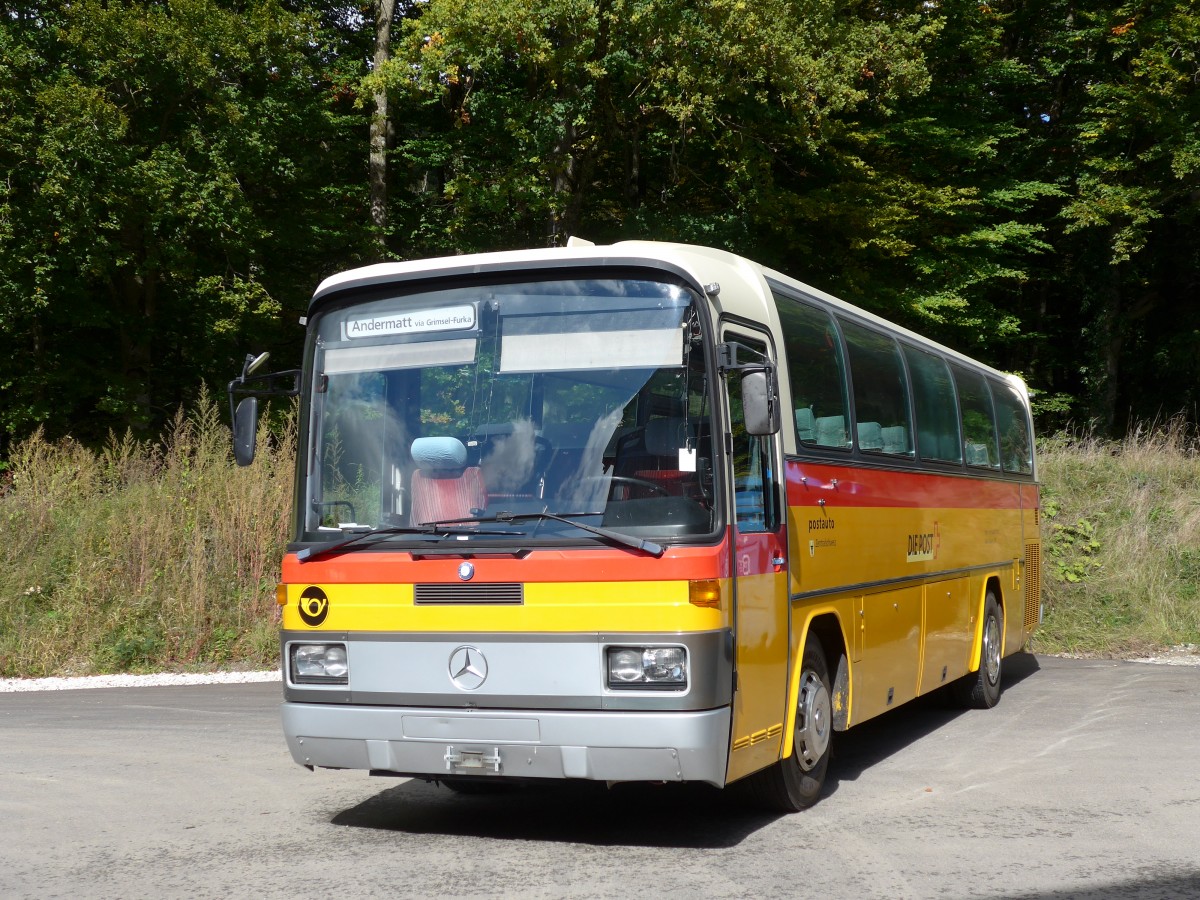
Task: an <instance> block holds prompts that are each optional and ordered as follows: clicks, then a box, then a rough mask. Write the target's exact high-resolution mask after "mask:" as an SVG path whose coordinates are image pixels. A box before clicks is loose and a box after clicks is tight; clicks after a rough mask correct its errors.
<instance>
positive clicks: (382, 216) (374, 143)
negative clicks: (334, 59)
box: [368, 0, 396, 259]
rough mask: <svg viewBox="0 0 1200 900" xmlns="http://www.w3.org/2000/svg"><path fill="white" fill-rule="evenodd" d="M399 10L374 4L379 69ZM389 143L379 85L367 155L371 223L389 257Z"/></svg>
mask: <svg viewBox="0 0 1200 900" xmlns="http://www.w3.org/2000/svg"><path fill="white" fill-rule="evenodd" d="M395 12H396V0H378V2H377V4H376V5H375V60H374V62H375V69H376V70H378V69H379V68H380V67H381V66H382V65H383V64H384V63H386V62H387V60H388V57H389V56H390V55H391V44H392V16H393V15H394V14H395ZM387 144H388V97H387V89H386V88H380V89H379V90H378V91H376V92H375V96H374V97H373V98H372V111H371V140H370V154H369V159H368V170H369V174H368V180H369V182H370V191H371V225H372V227H373V228H374V229H375V242H376V244H377V245H378V250H379V256H380V258H381V259H386V258H387V256H388V247H387V223H388V217H387V195H388V176H387Z"/></svg>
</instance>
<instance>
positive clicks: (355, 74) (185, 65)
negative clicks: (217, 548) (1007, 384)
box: [0, 0, 1200, 447]
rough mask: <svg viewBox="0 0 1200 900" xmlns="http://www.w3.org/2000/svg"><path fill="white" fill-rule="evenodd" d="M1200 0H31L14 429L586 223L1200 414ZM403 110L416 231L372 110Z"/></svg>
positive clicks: (16, 48)
mask: <svg viewBox="0 0 1200 900" xmlns="http://www.w3.org/2000/svg"><path fill="white" fill-rule="evenodd" d="M1194 6H1195V4H1194V3H1190V2H1187V0H1106V2H1103V3H1099V4H1095V3H1093V4H1090V5H1088V6H1087V7H1086V8H1083V9H1080V8H1078V4H1076V3H1073V2H1071V0H1036V2H1025V0H1021V2H1018V0H996V2H991V3H987V4H980V3H978V2H975V0H935V2H927V3H921V4H913V3H911V2H907V0H906V2H898V0H881V2H876V3H872V4H863V3H856V2H847V0H758V2H754V3H751V2H746V0H711V2H706V3H700V4H697V3H694V2H691V0H495V2H489V3H477V2H469V0H424V2H415V0H410V2H401V3H399V4H398V13H397V16H398V21H397V22H396V23H395V25H394V27H393V28H392V34H393V48H392V49H393V53H392V59H391V60H390V62H389V63H387V64H385V65H384V66H382V67H380V68H379V69H377V70H375V71H368V63H367V60H368V59H369V58H371V55H372V49H373V43H374V34H373V30H372V28H373V21H372V19H373V17H372V16H371V15H368V14H364V11H363V10H361V9H359V8H357V7H344V6H343V7H339V6H336V5H335V6H332V7H331V6H328V5H326V4H318V3H314V2H312V0H297V2H287V3H284V2H281V0H263V2H259V3H254V4H250V5H246V4H239V3H233V2H230V0H177V2H172V3H169V4H167V3H163V2H160V0H120V2H101V0H83V2H78V3H75V2H73V3H61V2H51V3H40V4H33V3H29V2H24V3H16V4H8V5H7V6H6V8H5V10H6V14H5V18H4V19H3V20H2V22H0V174H2V175H3V177H0V339H3V340H4V342H5V346H6V347H7V348H9V352H8V353H7V354H5V356H4V358H2V359H0V393H2V396H3V400H2V401H0V447H3V446H6V445H7V444H8V443H9V442H10V441H13V440H19V439H21V438H24V437H28V436H29V435H30V434H32V433H33V431H34V429H35V428H36V427H37V426H38V425H42V426H44V427H45V429H46V432H45V433H46V434H47V435H49V436H50V437H51V438H57V437H60V436H64V435H67V434H71V435H73V436H74V437H75V438H76V439H78V440H81V441H83V442H85V443H86V444H89V445H92V446H95V445H98V444H99V443H102V441H103V438H104V435H105V434H106V433H107V432H108V430H109V429H110V428H111V429H115V430H117V431H123V430H124V429H125V428H126V427H132V428H134V431H135V434H136V435H137V436H138V437H140V438H142V439H145V438H146V437H148V436H149V435H151V434H154V433H157V430H158V429H159V428H161V427H162V425H164V424H165V422H166V421H167V420H168V419H169V416H170V410H172V409H175V408H177V406H178V405H179V404H180V403H181V402H191V401H192V400H193V399H194V397H195V393H196V390H197V386H198V384H199V383H200V382H201V381H202V380H207V381H208V382H209V383H222V382H223V381H224V380H225V379H227V378H228V377H229V376H230V375H231V374H232V373H233V372H234V371H235V370H236V368H237V364H238V360H239V359H240V358H241V356H242V354H243V353H244V352H245V351H246V350H247V349H249V348H252V349H255V350H258V349H269V350H272V351H273V352H274V353H275V357H276V359H277V360H279V361H281V362H284V361H289V360H290V361H292V362H294V361H295V360H296V359H297V355H298V347H299V335H298V333H297V332H296V331H295V330H294V327H293V324H294V322H295V319H296V317H297V316H299V315H301V314H303V311H304V307H305V304H306V299H307V297H308V296H309V294H310V292H311V290H312V288H313V286H314V285H315V284H316V283H317V282H318V281H319V280H320V278H322V277H323V276H325V275H327V274H329V273H331V272H333V271H335V270H338V269H342V268H346V267H348V266H351V265H356V264H359V263H362V262H367V261H375V259H376V258H377V256H378V255H379V254H380V252H381V251H380V249H379V247H380V241H381V240H382V242H383V243H384V245H386V247H387V248H388V249H387V251H386V252H385V253H384V255H388V254H390V255H392V256H394V257H397V258H412V257H418V256H428V255H434V254H453V253H459V252H465V251H472V250H491V249H500V248H511V247H516V246H538V245H547V244H557V243H561V242H562V240H563V238H564V237H565V236H566V235H568V234H581V235H583V236H587V237H590V238H593V239H595V240H598V241H607V240H612V239H621V238H626V237H636V238H657V239H664V240H678V241H692V242H698V243H704V244H710V245H716V246H720V247H725V248H728V249H732V250H735V251H738V252H741V253H743V254H745V255H747V256H750V257H752V258H755V259H758V260H761V261H763V262H765V263H767V264H768V265H771V266H773V267H775V268H777V269H780V270H783V271H786V272H788V273H789V274H793V275H796V276H798V277H799V278H801V279H802V280H804V281H807V282H808V283H810V284H813V285H815V286H816V287H819V288H823V289H827V290H830V291H831V292H833V293H836V294H838V295H839V296H842V297H845V298H846V299H848V300H850V301H852V302H856V303H858V304H860V305H862V306H865V307H866V308H868V309H870V310H872V311H875V312H878V313H881V314H883V315H886V316H888V317H890V318H893V319H895V320H897V321H899V322H901V323H902V324H906V325H909V326H911V327H913V328H915V329H917V330H920V331H922V332H925V333H928V334H930V335H931V336H933V337H935V338H938V339H940V340H942V341H944V342H946V343H948V344H950V345H952V346H954V347H956V348H959V349H962V350H964V351H967V352H969V353H972V354H973V355H976V356H979V357H981V358H983V359H984V360H985V361H987V362H989V363H992V364H994V365H997V366H998V367H1000V368H1003V369H1006V370H1011V371H1020V372H1023V373H1025V375H1026V377H1027V378H1028V380H1029V381H1030V383H1031V385H1032V386H1033V387H1034V388H1035V389H1036V390H1037V391H1038V392H1039V393H1040V395H1041V397H1042V398H1043V400H1042V401H1040V406H1039V409H1041V410H1043V411H1044V421H1045V422H1046V423H1048V424H1050V425H1054V426H1056V427H1057V426H1059V425H1063V424H1065V423H1067V422H1069V421H1071V420H1076V421H1080V420H1082V421H1095V422H1097V423H1098V424H1099V426H1100V427H1102V428H1104V429H1106V430H1108V431H1109V433H1112V434H1120V433H1123V431H1124V427H1123V426H1124V424H1125V423H1124V421H1123V419H1124V417H1125V416H1130V417H1132V418H1133V419H1134V420H1137V419H1149V418H1153V417H1154V416H1157V415H1161V414H1164V413H1165V414H1171V413H1174V412H1175V411H1179V410H1190V411H1191V412H1190V415H1191V416H1192V417H1193V418H1195V415H1196V413H1195V410H1196V409H1197V404H1200V305H1198V304H1195V303H1191V302H1189V300H1190V298H1191V297H1193V296H1195V295H1196V288H1197V285H1196V275H1195V273H1196V272H1197V271H1200V242H1198V241H1196V239H1195V237H1194V235H1195V233H1196V227H1197V224H1200V223H1198V222H1197V210H1200V206H1198V205H1197V204H1196V202H1195V197H1196V196H1197V192H1198V191H1200V131H1198V126H1197V123H1198V122H1200V105H1198V104H1200V93H1198V86H1200V59H1198V52H1200V51H1198V50H1197V48H1198V47H1200V14H1198V13H1197V12H1196V10H1195V9H1194ZM379 89H384V90H386V91H388V92H389V93H390V103H389V108H390V109H391V110H392V121H391V138H390V145H389V146H390V150H389V154H388V158H389V171H390V173H391V185H390V190H389V194H388V196H389V198H390V201H389V202H390V208H389V210H388V217H387V218H388V221H389V222H390V223H391V225H390V230H389V232H388V233H387V234H384V235H378V234H376V233H375V232H374V230H373V226H372V225H371V221H370V215H369V209H368V207H369V203H368V185H367V170H366V165H365V163H366V158H367V123H368V120H369V115H370V109H369V108H368V107H369V106H370V104H367V103H363V102H361V101H362V99H363V98H365V97H368V96H371V95H373V93H374V92H375V91H376V90H379Z"/></svg>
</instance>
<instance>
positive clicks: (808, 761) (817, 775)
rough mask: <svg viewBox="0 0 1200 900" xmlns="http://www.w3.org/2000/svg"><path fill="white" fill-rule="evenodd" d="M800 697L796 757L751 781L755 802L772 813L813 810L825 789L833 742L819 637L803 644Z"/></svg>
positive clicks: (793, 754) (826, 673) (826, 671)
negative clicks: (810, 808)
mask: <svg viewBox="0 0 1200 900" xmlns="http://www.w3.org/2000/svg"><path fill="white" fill-rule="evenodd" d="M800 668H801V671H800V698H799V701H798V702H797V704H796V726H795V731H794V734H793V739H792V752H791V755H790V756H788V757H786V758H785V759H781V760H780V761H779V762H777V763H775V765H773V766H771V767H770V768H767V769H763V770H762V771H761V772H756V773H755V774H753V775H751V776H750V777H749V778H748V779H747V784H746V788H747V790H748V791H749V793H750V795H751V797H752V798H753V799H754V801H755V802H756V803H757V804H758V805H760V806H763V807H765V808H767V809H773V810H779V811H780V812H797V811H798V810H801V809H805V808H807V807H809V806H812V805H813V804H814V803H816V802H817V799H818V798H819V797H820V796H821V789H822V788H823V787H824V786H825V770H826V769H828V768H829V756H830V750H831V747H832V739H833V702H832V699H831V692H830V682H829V665H828V664H827V663H826V661H825V651H824V649H822V647H821V642H820V641H819V640H818V639H817V638H816V636H815V635H809V637H808V640H806V641H805V642H804V659H803V661H802V662H801V667H800Z"/></svg>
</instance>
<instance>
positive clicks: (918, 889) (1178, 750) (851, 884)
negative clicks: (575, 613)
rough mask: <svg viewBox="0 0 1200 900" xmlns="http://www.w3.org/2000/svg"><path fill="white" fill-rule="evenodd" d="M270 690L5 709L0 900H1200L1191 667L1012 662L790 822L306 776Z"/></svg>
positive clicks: (350, 776) (860, 739) (652, 791)
mask: <svg viewBox="0 0 1200 900" xmlns="http://www.w3.org/2000/svg"><path fill="white" fill-rule="evenodd" d="M279 701H280V687H279V685H278V684H269V683H268V684H218V685H203V686H199V685H185V686H174V687H123V688H108V689H101V690H65V691H45V692H25V693H7V694H0V752H2V754H3V756H2V761H0V835H2V837H3V839H2V840H0V896H2V897H5V898H17V897H37V898H43V897H71V898H90V897H115V898H127V897H130V898H131V897H196V898H200V897H222V898H224V897H288V898H296V897H309V896H319V897H327V898H355V897H365V896H386V897H392V896H395V897H566V896H569V897H619V898H630V900H632V898H639V900H640V898H643V897H655V898H657V897H686V898H688V900H695V898H703V897H748V898H750V897H752V898H760V897H822V898H875V897H878V898H926V897H929V898H933V897H939V898H940V897H945V898H959V897H962V898H968V897H970V898H1029V900H1033V898H1092V900H1101V898H1103V900H1108V898H1114V900H1115V898H1186V897H1200V668H1197V667H1183V666H1163V665H1150V664H1145V663H1129V662H1115V661H1094V660H1069V659H1058V658H1048V657H1036V658H1035V657H1032V656H1024V655H1022V656H1018V657H1014V658H1011V659H1009V660H1006V677H1005V691H1004V695H1003V697H1002V699H1001V702H1000V705H999V706H997V707H996V708H995V709H992V710H986V711H970V712H964V711H961V710H954V709H951V708H948V707H946V706H945V705H943V704H941V703H939V702H938V701H937V699H936V698H932V699H922V700H919V701H917V702H916V703H914V704H909V705H908V706H907V707H902V708H901V709H899V710H896V711H893V712H889V713H887V714H886V715H884V716H882V717H880V718H878V719H876V720H873V721H871V722H868V723H865V724H864V725H862V726H860V727H858V728H856V729H853V730H852V731H850V732H848V733H846V734H844V735H839V736H838V737H839V738H840V740H839V741H838V742H837V743H836V745H835V758H834V761H833V764H832V766H831V769H830V779H829V783H828V786H827V789H826V793H825V795H824V796H823V797H822V799H821V800H820V802H819V803H818V804H817V805H816V806H815V807H813V808H812V809H810V810H807V811H805V812H802V813H798V814H795V815H787V816H783V815H775V814H764V813H761V812H757V811H754V810H751V809H747V808H745V807H744V806H743V805H741V804H740V802H739V801H738V799H737V798H736V797H735V796H733V795H732V794H731V792H729V791H726V792H720V791H715V790H712V789H709V788H705V787H703V786H670V785H668V786H654V785H623V786H616V787H614V788H612V789H609V788H606V787H605V786H603V785H592V784H584V783H558V782H555V783H548V784H546V785H544V786H539V787H534V788H524V789H518V790H513V791H507V792H503V793H500V794H495V795H489V796H461V795H458V794H455V793H452V792H451V791H449V790H447V789H446V788H443V787H438V786H435V785H431V784H427V783H425V782H420V781H410V780H406V779H375V778H370V777H368V776H366V775H365V774H364V773H361V772H316V773H310V772H308V771H306V770H304V769H302V768H300V767H299V766H296V765H295V764H294V763H293V762H292V761H291V758H290V756H289V755H288V753H287V750H286V748H285V746H284V742H283V737H282V734H281V732H280V726H279V715H278V703H279Z"/></svg>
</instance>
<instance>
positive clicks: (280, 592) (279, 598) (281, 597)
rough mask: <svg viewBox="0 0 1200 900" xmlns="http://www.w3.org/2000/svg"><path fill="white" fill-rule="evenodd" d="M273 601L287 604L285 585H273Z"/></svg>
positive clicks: (282, 604) (281, 604)
mask: <svg viewBox="0 0 1200 900" xmlns="http://www.w3.org/2000/svg"><path fill="white" fill-rule="evenodd" d="M275 602H276V603H278V604H279V605H280V606H287V585H286V584H277V585H275Z"/></svg>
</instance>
